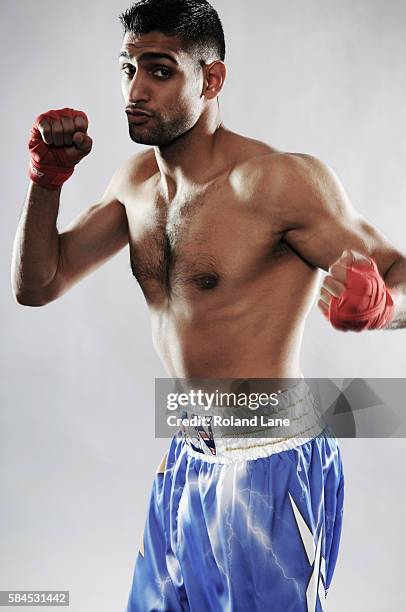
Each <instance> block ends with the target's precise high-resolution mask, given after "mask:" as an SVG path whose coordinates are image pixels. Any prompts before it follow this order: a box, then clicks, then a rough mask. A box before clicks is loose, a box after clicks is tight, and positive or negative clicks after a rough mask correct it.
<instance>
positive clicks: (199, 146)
mask: <svg viewBox="0 0 406 612" xmlns="http://www.w3.org/2000/svg"><path fill="white" fill-rule="evenodd" d="M223 130H224V127H223V126H222V123H221V118H220V112H219V109H218V107H217V106H216V107H215V108H213V109H208V110H207V111H205V113H203V114H202V115H201V116H200V118H199V120H198V121H197V123H196V124H195V125H194V126H193V127H192V128H191V129H190V130H188V131H187V132H185V133H184V134H182V136H180V137H179V138H177V139H176V140H174V141H173V142H171V143H170V144H169V145H166V146H163V147H159V146H156V147H154V150H155V157H156V161H157V164H158V167H159V171H160V173H161V179H162V184H163V188H164V192H165V196H166V197H167V198H168V200H172V199H173V198H174V197H175V195H176V194H177V193H178V192H179V191H182V189H183V188H184V187H186V186H188V185H196V184H199V183H200V184H202V183H204V182H205V181H207V179H208V178H209V176H210V174H211V172H210V169H213V167H214V164H215V153H216V146H215V145H216V142H217V140H218V137H219V134H220V133H221V132H222V131H223Z"/></svg>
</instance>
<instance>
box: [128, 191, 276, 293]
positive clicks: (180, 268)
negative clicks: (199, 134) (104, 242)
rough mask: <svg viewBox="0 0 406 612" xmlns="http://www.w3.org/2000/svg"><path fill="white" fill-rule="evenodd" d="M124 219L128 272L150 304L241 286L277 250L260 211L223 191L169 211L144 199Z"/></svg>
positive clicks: (152, 197)
mask: <svg viewBox="0 0 406 612" xmlns="http://www.w3.org/2000/svg"><path fill="white" fill-rule="evenodd" d="M127 217H128V225H129V233H130V256H131V267H132V271H133V274H134V276H135V278H136V279H137V280H138V282H139V284H140V286H141V288H142V290H143V292H144V294H145V296H146V298H147V299H148V300H151V301H153V300H154V299H156V298H159V297H163V296H168V295H177V294H179V293H182V292H187V291H191V292H199V291H200V292H205V291H210V290H211V291H213V290H216V291H219V290H221V289H222V288H223V289H224V288H226V287H227V286H231V285H232V284H233V283H234V284H235V283H241V282H244V280H246V279H247V278H250V277H252V274H255V273H258V270H259V269H260V268H261V266H262V265H265V264H266V262H267V259H269V257H270V256H271V254H275V249H276V250H277V251H278V248H279V247H278V246H277V245H278V241H279V239H278V237H277V235H276V234H275V233H274V232H273V228H272V227H271V224H270V223H269V219H266V218H265V216H264V215H263V214H262V213H261V212H260V208H259V207H256V206H255V205H253V204H252V203H247V202H242V201H241V200H239V199H238V198H237V197H235V196H234V194H233V193H232V192H230V190H227V189H224V188H218V187H217V188H216V187H214V188H212V189H208V190H204V191H201V192H195V193H191V194H189V196H188V197H183V198H182V199H179V200H177V201H176V200H175V201H174V202H172V203H171V204H170V205H168V204H167V203H166V202H165V201H164V200H163V198H162V197H159V196H158V195H156V194H148V195H147V194H146V195H145V196H144V197H143V198H142V199H140V200H138V201H137V202H134V204H133V205H129V206H127ZM279 250H280V252H281V253H283V248H282V249H280V248H279Z"/></svg>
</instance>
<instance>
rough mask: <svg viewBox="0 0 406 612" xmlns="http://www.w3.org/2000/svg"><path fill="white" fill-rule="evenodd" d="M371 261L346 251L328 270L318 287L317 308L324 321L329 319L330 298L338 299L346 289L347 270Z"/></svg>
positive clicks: (348, 250) (363, 256)
mask: <svg viewBox="0 0 406 612" xmlns="http://www.w3.org/2000/svg"><path fill="white" fill-rule="evenodd" d="M370 261H371V260H370V259H369V257H365V255H361V254H360V253H357V252H356V251H351V250H350V249H346V250H345V251H343V253H342V254H341V257H340V258H339V259H337V261H335V262H334V263H333V264H332V265H331V266H330V267H329V269H328V271H329V274H328V275H327V276H326V277H325V278H324V280H323V284H322V286H321V287H320V297H319V301H318V302H317V306H318V307H319V308H320V310H321V312H322V313H323V315H324V316H325V317H326V319H328V318H329V316H328V313H329V308H330V302H331V298H333V297H334V298H337V299H339V298H340V297H341V296H342V294H343V293H344V291H345V290H346V289H347V285H346V283H347V269H348V267H350V266H351V265H352V264H353V263H356V262H364V263H366V264H368V263H369V262H370Z"/></svg>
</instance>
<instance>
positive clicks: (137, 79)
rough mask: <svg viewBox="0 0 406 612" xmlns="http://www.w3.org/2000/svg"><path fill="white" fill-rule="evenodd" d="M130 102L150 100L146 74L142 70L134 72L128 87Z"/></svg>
mask: <svg viewBox="0 0 406 612" xmlns="http://www.w3.org/2000/svg"><path fill="white" fill-rule="evenodd" d="M127 97H128V102H132V103H134V104H135V103H137V102H148V101H149V99H150V96H149V92H148V87H147V83H146V78H145V75H143V74H142V72H141V71H140V70H137V72H136V73H135V74H134V76H133V78H132V79H131V83H130V86H129V88H128V94H127Z"/></svg>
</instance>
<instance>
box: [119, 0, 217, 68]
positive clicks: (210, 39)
mask: <svg viewBox="0 0 406 612" xmlns="http://www.w3.org/2000/svg"><path fill="white" fill-rule="evenodd" d="M120 21H121V23H122V25H123V27H124V33H127V32H130V33H133V34H148V32H152V31H154V30H158V31H159V32H162V33H163V34H166V35H168V36H177V37H178V38H179V39H180V41H181V42H182V44H184V45H185V47H186V48H187V49H189V48H194V50H196V51H197V50H198V53H199V54H200V55H201V56H202V57H213V55H214V57H215V59H219V60H222V61H223V60H224V58H225V54H226V48H225V41H224V31H223V26H222V24H221V21H220V18H219V16H218V14H217V11H216V10H215V9H214V8H213V7H212V5H211V4H210V3H209V2H207V0H139V1H138V2H135V3H134V4H133V5H132V6H131V7H130V8H129V9H127V10H126V11H124V13H122V14H121V15H120Z"/></svg>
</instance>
